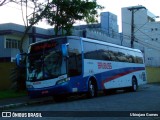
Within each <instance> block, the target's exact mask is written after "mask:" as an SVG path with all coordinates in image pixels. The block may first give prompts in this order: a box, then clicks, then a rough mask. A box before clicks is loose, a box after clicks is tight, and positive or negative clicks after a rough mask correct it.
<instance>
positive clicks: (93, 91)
mask: <svg viewBox="0 0 160 120" xmlns="http://www.w3.org/2000/svg"><path fill="white" fill-rule="evenodd" d="M96 96H97V87H96V83H95V82H93V80H90V81H89V83H88V93H87V97H88V98H93V97H96Z"/></svg>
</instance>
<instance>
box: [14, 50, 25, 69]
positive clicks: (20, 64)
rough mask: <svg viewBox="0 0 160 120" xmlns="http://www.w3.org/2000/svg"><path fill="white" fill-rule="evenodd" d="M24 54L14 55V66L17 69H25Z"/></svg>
mask: <svg viewBox="0 0 160 120" xmlns="http://www.w3.org/2000/svg"><path fill="white" fill-rule="evenodd" d="M25 58H26V53H20V54H17V55H16V65H17V66H18V67H25Z"/></svg>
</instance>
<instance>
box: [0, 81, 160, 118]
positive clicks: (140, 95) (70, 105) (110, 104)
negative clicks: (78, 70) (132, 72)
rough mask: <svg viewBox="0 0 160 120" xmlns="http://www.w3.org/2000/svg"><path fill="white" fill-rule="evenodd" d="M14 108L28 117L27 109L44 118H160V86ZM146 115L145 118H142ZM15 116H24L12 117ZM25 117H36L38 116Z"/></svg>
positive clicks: (14, 110)
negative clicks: (91, 97)
mask: <svg viewBox="0 0 160 120" xmlns="http://www.w3.org/2000/svg"><path fill="white" fill-rule="evenodd" d="M10 111H12V113H13V112H18V113H24V116H25V115H26V116H28V113H26V112H31V113H32V112H36V113H40V114H37V115H41V116H42V118H37V119H40V120H41V119H43V120H48V119H53V118H54V120H81V119H83V120H88V119H89V120H90V119H92V120H137V119H138V120H160V85H157V84H156V85H153V84H152V85H148V86H145V87H141V88H140V89H139V90H138V91H137V92H123V91H118V92H117V93H116V94H111V95H106V96H105V95H103V94H99V96H98V97H96V98H93V99H87V98H85V97H83V96H82V97H78V98H77V97H74V98H70V99H69V100H67V101H64V102H60V103H55V102H53V103H52V102H51V103H44V104H40V105H34V106H33V105H32V106H26V107H21V108H16V109H12V110H10ZM10 111H9V112H10ZM59 111H60V112H59ZM62 111H63V112H62ZM75 111H76V112H75ZM77 111H78V112H77ZM84 111H85V112H84ZM104 111H105V112H104ZM123 111H129V112H123ZM148 113H149V114H148ZM150 113H152V114H150ZM16 115H17V114H15V115H14V116H16ZM21 115H22V114H21ZM143 115H145V117H142V116H143ZM148 115H151V116H148ZM153 115H155V116H156V117H154V116H153ZM157 115H158V116H159V117H157ZM49 116H50V117H49ZM66 116H67V117H66ZM86 116H87V117H86ZM133 116H134V117H133ZM135 116H136V117H135ZM139 116H141V117H139ZM146 116H147V117H146ZM0 119H6V118H0ZM8 119H9V118H8ZM12 119H15V120H17V119H22V118H17V117H12ZM24 119H27V120H28V119H33V120H35V118H24Z"/></svg>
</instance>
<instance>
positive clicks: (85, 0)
mask: <svg viewBox="0 0 160 120" xmlns="http://www.w3.org/2000/svg"><path fill="white" fill-rule="evenodd" d="M98 9H103V7H102V6H101V5H98V4H97V2H96V0H52V2H51V4H50V5H49V9H48V11H47V14H46V16H45V18H46V19H47V22H48V23H49V24H50V25H54V27H55V29H54V30H55V35H56V36H57V35H58V32H59V31H60V30H62V35H70V34H71V28H72V26H73V24H74V23H75V22H76V20H84V21H86V22H87V23H94V22H97V18H98V12H97V10H98ZM64 30H65V32H66V33H65V34H64Z"/></svg>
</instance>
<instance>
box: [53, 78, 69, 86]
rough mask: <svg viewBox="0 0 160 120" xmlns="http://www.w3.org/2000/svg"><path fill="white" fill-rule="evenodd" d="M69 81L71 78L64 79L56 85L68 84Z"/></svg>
mask: <svg viewBox="0 0 160 120" xmlns="http://www.w3.org/2000/svg"><path fill="white" fill-rule="evenodd" d="M69 80H70V78H65V79H62V80H58V81H57V82H56V85H59V84H62V83H65V82H67V81H69Z"/></svg>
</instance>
